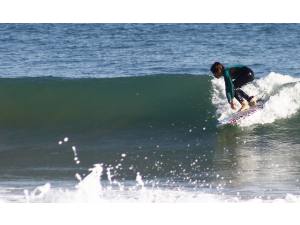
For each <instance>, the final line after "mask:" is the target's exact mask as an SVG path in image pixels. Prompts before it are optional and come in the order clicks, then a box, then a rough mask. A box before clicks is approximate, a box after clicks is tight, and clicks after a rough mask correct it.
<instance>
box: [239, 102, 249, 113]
mask: <svg viewBox="0 0 300 225" xmlns="http://www.w3.org/2000/svg"><path fill="white" fill-rule="evenodd" d="M241 105H242V107H241V108H240V110H239V111H240V112H242V111H245V110H248V109H249V108H250V106H249V104H248V102H247V101H246V100H244V101H243V102H242V103H241Z"/></svg>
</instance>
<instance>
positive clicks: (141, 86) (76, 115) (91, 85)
mask: <svg viewBox="0 0 300 225" xmlns="http://www.w3.org/2000/svg"><path fill="white" fill-rule="evenodd" d="M0 80H1V82H0V101H1V110H0V127H20V128H30V127H32V128H36V127H65V126H69V127H73V128H80V127H89V128H92V127H98V128H99V127H103V128H113V127H115V128H130V127H132V128H134V127H140V126H145V125H149V124H155V125H156V126H160V127H165V126H167V127H168V126H169V125H170V124H182V123H191V124H193V123H202V122H203V121H204V120H205V119H207V117H208V114H213V110H214V108H213V106H212V104H211V99H210V98H211V97H210V89H211V84H210V81H209V78H208V77H207V76H148V77H128V78H105V79H90V78H87V79H60V78H15V79H4V78H2V79H0Z"/></svg>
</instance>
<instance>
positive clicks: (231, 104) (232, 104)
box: [230, 101, 236, 110]
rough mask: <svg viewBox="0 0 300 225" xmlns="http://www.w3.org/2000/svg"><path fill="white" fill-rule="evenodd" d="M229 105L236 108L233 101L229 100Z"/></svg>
mask: <svg viewBox="0 0 300 225" xmlns="http://www.w3.org/2000/svg"><path fill="white" fill-rule="evenodd" d="M230 107H231V108H232V109H233V110H236V107H235V104H234V102H233V101H231V102H230Z"/></svg>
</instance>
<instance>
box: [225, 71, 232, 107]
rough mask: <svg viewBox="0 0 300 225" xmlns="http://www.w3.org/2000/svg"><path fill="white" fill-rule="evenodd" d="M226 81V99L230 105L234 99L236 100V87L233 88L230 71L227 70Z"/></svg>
mask: <svg viewBox="0 0 300 225" xmlns="http://www.w3.org/2000/svg"><path fill="white" fill-rule="evenodd" d="M224 81H225V90H226V97H227V100H228V103H230V102H231V101H232V99H233V98H234V86H233V83H232V80H231V77H230V74H229V70H228V69H225V72H224Z"/></svg>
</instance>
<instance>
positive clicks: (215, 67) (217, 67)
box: [210, 62, 224, 78]
mask: <svg viewBox="0 0 300 225" xmlns="http://www.w3.org/2000/svg"><path fill="white" fill-rule="evenodd" d="M210 71H211V72H212V73H213V74H214V77H215V78H220V77H221V76H222V75H223V73H224V66H223V65H222V64H221V63H219V62H215V63H214V64H212V65H211V67H210Z"/></svg>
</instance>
